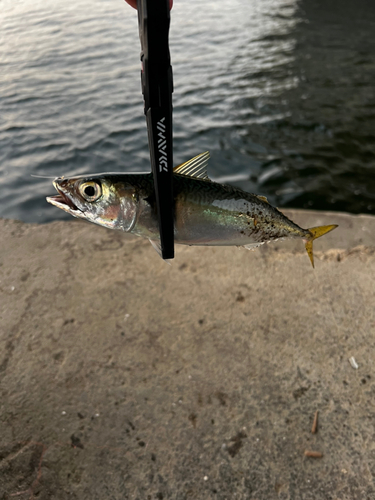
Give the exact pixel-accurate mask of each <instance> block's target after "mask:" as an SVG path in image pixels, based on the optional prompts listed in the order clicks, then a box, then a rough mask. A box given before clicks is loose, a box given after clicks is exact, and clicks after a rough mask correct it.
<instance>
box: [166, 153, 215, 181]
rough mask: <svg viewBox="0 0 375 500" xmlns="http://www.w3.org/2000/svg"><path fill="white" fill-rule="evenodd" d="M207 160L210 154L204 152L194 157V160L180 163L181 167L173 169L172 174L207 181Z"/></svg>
mask: <svg viewBox="0 0 375 500" xmlns="http://www.w3.org/2000/svg"><path fill="white" fill-rule="evenodd" d="M209 159H210V153H209V151H206V152H205V153H201V154H200V155H198V156H194V158H192V159H191V160H189V161H186V162H185V163H181V165H177V167H175V168H174V169H173V173H174V174H180V175H188V176H190V177H196V178H198V179H205V180H209V178H208V175H207V164H208V160H209Z"/></svg>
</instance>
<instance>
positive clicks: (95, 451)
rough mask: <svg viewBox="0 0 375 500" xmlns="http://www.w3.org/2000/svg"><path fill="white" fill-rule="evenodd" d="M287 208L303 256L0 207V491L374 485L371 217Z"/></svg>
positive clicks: (169, 493)
mask: <svg viewBox="0 0 375 500" xmlns="http://www.w3.org/2000/svg"><path fill="white" fill-rule="evenodd" d="M288 214H289V215H290V216H292V218H293V219H294V220H295V221H296V222H297V223H300V224H301V225H303V226H305V227H310V226H315V225H320V224H327V223H338V224H340V227H339V228H338V229H337V230H335V231H334V232H332V233H330V234H329V235H327V236H325V237H323V238H321V239H320V240H318V241H317V242H316V243H315V258H316V268H315V270H313V269H312V268H311V265H310V262H309V259H308V257H307V254H306V253H305V251H304V245H303V243H302V242H301V241H297V242H292V243H287V242H278V243H276V244H273V245H265V246H264V247H262V248H260V249H258V250H256V251H255V252H249V251H247V250H244V249H237V248H208V247H207V248H197V247H177V256H176V259H175V261H174V263H173V265H172V266H168V265H166V264H165V263H164V262H162V260H161V259H160V258H159V257H158V255H157V254H156V252H155V251H154V250H153V249H152V248H151V245H150V244H149V243H148V242H147V241H143V240H141V239H129V238H127V237H126V236H125V235H123V234H121V233H117V232H115V231H109V230H105V229H102V228H100V227H96V226H93V225H90V224H87V223H84V222H77V221H74V220H72V221H70V222H65V223H62V222H58V223H53V224H49V225H45V226H38V225H28V224H23V223H20V222H15V221H10V220H2V221H0V249H1V252H0V280H1V281H0V316H1V318H0V321H1V323H0V499H1V500H5V499H11V498H21V499H23V498H24V499H39V500H45V499H58V500H65V499H79V500H81V499H84V500H85V499H90V500H92V499H98V500H99V499H100V500H103V499H119V500H120V499H121V500H122V499H139V500H143V499H145V500H148V499H159V500H160V499H176V500H185V499H187V500H188V499H199V500H200V499H215V500H224V499H228V500H232V499H254V500H272V499H283V500H300V499H303V500H310V499H311V500H317V499H318V500H320V499H324V500H330V499H331V500H356V499H366V500H373V499H375V485H374V474H375V439H374V437H375V436H374V423H375V371H374V355H375V351H374V346H375V335H374V334H375V314H374V305H375V286H374V285H375V283H374V271H375V218H374V217H366V216H360V217H354V216H348V215H344V214H336V213H335V214H332V213H331V214H322V213H317V212H315V213H314V212H302V211H301V212H298V211H294V212H291V211H289V212H288ZM351 356H354V358H355V360H356V362H357V363H358V369H354V368H353V367H352V366H351V365H350V363H349V361H348V359H349V358H350V357H351ZM316 410H319V426H318V432H317V433H316V434H312V433H311V426H312V422H313V418H314V413H315V411H316ZM306 450H308V451H313V452H319V453H322V454H323V457H322V458H313V457H306V456H305V455H304V452H305V451H306Z"/></svg>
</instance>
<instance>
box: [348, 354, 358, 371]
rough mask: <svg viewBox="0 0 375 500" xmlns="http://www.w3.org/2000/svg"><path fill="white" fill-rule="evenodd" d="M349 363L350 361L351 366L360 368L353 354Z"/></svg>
mask: <svg viewBox="0 0 375 500" xmlns="http://www.w3.org/2000/svg"><path fill="white" fill-rule="evenodd" d="M349 363H350V365H351V367H352V368H354V370H358V368H359V366H358V363H357V361H356V360H355V357H354V356H352V357H351V358H349Z"/></svg>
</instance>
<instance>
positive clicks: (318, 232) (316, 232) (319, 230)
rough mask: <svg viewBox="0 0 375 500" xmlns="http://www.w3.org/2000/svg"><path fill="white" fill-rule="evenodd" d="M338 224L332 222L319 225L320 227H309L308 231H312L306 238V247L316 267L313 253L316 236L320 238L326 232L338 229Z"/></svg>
mask: <svg viewBox="0 0 375 500" xmlns="http://www.w3.org/2000/svg"><path fill="white" fill-rule="evenodd" d="M336 227H337V224H332V225H330V226H318V227H310V228H309V229H308V232H309V233H310V235H309V236H307V238H306V240H305V247H306V252H307V255H308V256H309V259H310V262H311V264H312V266H313V267H314V254H313V241H314V240H316V238H320V237H321V236H323V235H324V234H326V233H329V232H330V231H333V230H334V229H336Z"/></svg>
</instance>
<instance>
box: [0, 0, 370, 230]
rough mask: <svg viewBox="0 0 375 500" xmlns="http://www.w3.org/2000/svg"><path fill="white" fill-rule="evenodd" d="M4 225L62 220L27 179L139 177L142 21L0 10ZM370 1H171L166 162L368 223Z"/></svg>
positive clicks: (102, 1) (16, 6) (49, 5)
mask: <svg viewBox="0 0 375 500" xmlns="http://www.w3.org/2000/svg"><path fill="white" fill-rule="evenodd" d="M0 26H1V30H0V47H1V50H0V194H1V196H0V216H2V217H8V218H18V219H21V220H24V221H28V222H47V221H52V220H56V219H63V218H68V217H69V216H67V215H66V214H65V213H63V212H62V211H60V210H58V209H56V208H54V207H51V206H50V205H48V204H47V203H46V202H45V196H46V195H48V194H51V193H52V192H53V188H52V186H51V180H49V179H41V178H34V177H31V174H33V175H46V176H52V177H55V176H60V175H69V174H72V173H82V174H83V173H95V172H110V171H124V172H131V171H145V172H146V171H149V170H150V166H149V153H148V145H147V133H146V125H145V119H144V115H143V104H142V97H141V91H140V78H139V75H140V66H139V52H140V44H139V39H138V26H137V16H136V12H135V11H134V10H133V9H131V8H130V7H129V6H127V5H126V4H125V3H124V2H123V1H122V0H90V1H89V0H74V2H73V0H66V1H65V2H60V3H57V2H53V1H52V0H43V1H41V0H39V1H35V0H34V1H31V0H20V1H18V2H13V1H9V0H7V1H4V0H3V1H2V2H0ZM374 33H375V3H374V2H372V1H365V0H358V1H356V2H354V1H346V2H345V1H340V2H339V1H335V0H333V1H331V2H323V1H317V0H314V1H313V0H301V1H298V2H297V1H295V0H262V1H261V2H260V1H258V0H244V1H240V0H216V1H208V2H206V3H203V2H200V1H198V0H176V1H175V5H174V8H173V11H172V22H171V33H170V46H171V56H172V64H173V71H174V84H175V92H174V98H173V99H174V132H175V136H174V147H175V150H174V159H175V163H176V164H178V163H181V162H183V161H185V160H187V159H188V158H190V157H192V156H194V155H196V154H198V153H200V152H203V151H206V150H210V152H211V157H212V159H211V161H210V166H209V174H210V176H211V177H212V178H213V179H217V180H219V181H224V182H229V183H231V184H233V185H236V186H238V187H241V188H243V189H245V190H248V191H251V192H256V193H259V194H263V195H266V196H267V197H268V198H269V200H270V201H271V202H272V203H274V204H276V205H277V206H279V207H283V206H289V207H299V208H315V209H326V210H341V211H348V212H353V213H359V212H364V213H366V212H367V213H375V176H374V172H375V92H374V81H375V60H374V54H375V35H374Z"/></svg>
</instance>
